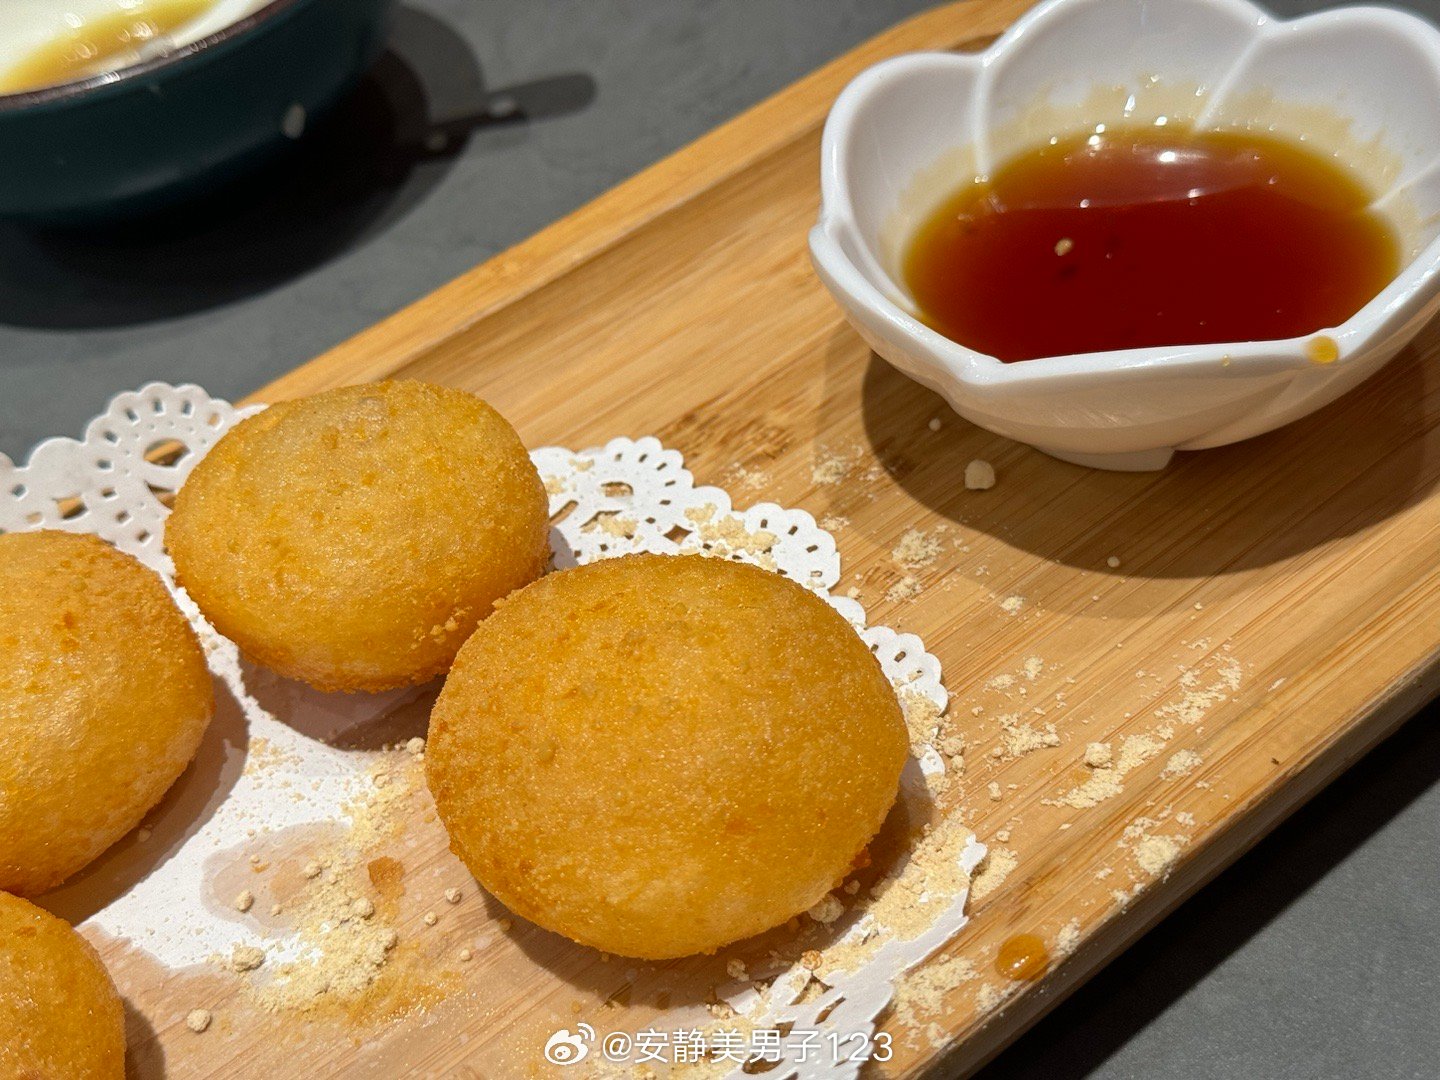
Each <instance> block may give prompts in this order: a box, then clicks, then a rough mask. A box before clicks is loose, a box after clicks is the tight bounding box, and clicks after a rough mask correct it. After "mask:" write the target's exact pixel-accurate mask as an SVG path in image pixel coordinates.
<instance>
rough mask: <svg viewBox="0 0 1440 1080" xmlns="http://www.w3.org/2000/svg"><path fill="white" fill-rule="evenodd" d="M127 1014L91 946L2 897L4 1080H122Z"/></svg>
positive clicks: (58, 922) (0, 1066) (44, 915)
mask: <svg viewBox="0 0 1440 1080" xmlns="http://www.w3.org/2000/svg"><path fill="white" fill-rule="evenodd" d="M124 1075H125V1007H124V1005H123V1004H122V1002H121V1000H120V995H119V993H117V992H116V990H115V984H114V983H113V982H111V981H110V976H109V974H107V973H106V971H105V967H104V965H103V964H101V963H100V957H99V955H98V954H97V953H96V952H95V950H94V949H93V948H91V947H90V943H89V942H87V941H86V940H85V939H84V938H82V937H81V936H80V935H79V934H77V933H76V932H75V931H74V930H72V929H71V928H70V926H69V925H68V924H67V923H65V922H64V921H63V920H62V919H57V918H56V917H55V916H54V915H51V914H50V913H49V912H48V911H43V910H41V909H40V908H38V907H36V906H35V905H34V904H31V903H29V902H27V901H25V900H21V899H19V898H18V897H15V896H10V895H9V894H8V893H3V892H0V1076H4V1077H35V1078H39V1080H120V1078H121V1077H123V1076H124Z"/></svg>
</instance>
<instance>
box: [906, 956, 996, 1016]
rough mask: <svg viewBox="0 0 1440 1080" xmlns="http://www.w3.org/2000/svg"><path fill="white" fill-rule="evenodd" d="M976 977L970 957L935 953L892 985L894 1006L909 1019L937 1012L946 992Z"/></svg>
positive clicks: (934, 1014)
mask: <svg viewBox="0 0 1440 1080" xmlns="http://www.w3.org/2000/svg"><path fill="white" fill-rule="evenodd" d="M977 977H978V976H977V975H976V972H975V964H974V962H973V961H971V960H970V959H969V958H967V957H964V956H948V955H947V956H940V957H937V958H936V959H934V960H931V961H930V962H929V963H927V964H925V965H924V966H923V967H920V968H917V969H916V970H914V971H912V972H910V973H908V974H907V975H904V976H903V977H902V978H901V981H900V983H899V985H898V986H897V987H896V988H895V1009H896V1010H897V1011H898V1012H899V1013H900V1014H901V1015H902V1016H903V1017H905V1019H907V1020H909V1021H911V1022H912V1023H913V1022H915V1021H916V1020H919V1019H922V1018H924V1017H927V1016H936V1015H938V1014H939V1013H941V1012H943V1011H944V1008H945V996H946V994H948V993H949V992H950V991H951V990H953V989H955V988H956V987H957V986H959V985H960V984H961V983H967V982H970V981H971V980H972V979H975V978H977Z"/></svg>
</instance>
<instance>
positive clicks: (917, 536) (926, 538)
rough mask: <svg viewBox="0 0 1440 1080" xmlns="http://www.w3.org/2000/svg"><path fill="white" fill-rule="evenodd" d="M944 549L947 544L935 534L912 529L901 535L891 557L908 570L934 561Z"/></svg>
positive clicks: (916, 568)
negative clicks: (931, 534)
mask: <svg viewBox="0 0 1440 1080" xmlns="http://www.w3.org/2000/svg"><path fill="white" fill-rule="evenodd" d="M944 550H945V545H944V544H943V543H941V542H940V541H939V540H937V539H936V538H935V537H934V536H930V535H927V534H926V533H924V532H921V531H920V530H919V529H910V530H908V531H907V532H906V533H905V535H904V536H902V537H900V543H898V544H896V545H895V549H894V550H893V551H891V552H890V557H891V558H892V559H894V560H895V561H896V562H897V563H899V564H900V565H901V566H902V567H904V568H905V569H906V570H918V569H920V568H921V567H925V566H929V565H930V564H931V563H933V562H934V561H935V560H936V559H937V558H939V557H940V554H941V552H943V551H944Z"/></svg>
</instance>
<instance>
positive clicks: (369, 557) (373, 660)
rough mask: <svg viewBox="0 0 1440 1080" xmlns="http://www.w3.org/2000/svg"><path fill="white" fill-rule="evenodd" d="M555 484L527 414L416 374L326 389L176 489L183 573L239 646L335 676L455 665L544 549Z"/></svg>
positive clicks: (315, 674) (382, 680) (235, 442)
mask: <svg viewBox="0 0 1440 1080" xmlns="http://www.w3.org/2000/svg"><path fill="white" fill-rule="evenodd" d="M548 537H549V520H548V501H547V499H546V495H545V489H544V486H543V484H542V483H541V481H540V476H539V474H538V473H537V472H536V471H535V466H534V465H533V464H532V463H531V461H530V458H529V456H528V455H527V454H526V452H525V448H524V446H522V445H521V443H520V438H519V436H518V435H516V434H515V430H514V429H513V428H512V427H511V426H510V425H509V424H508V423H506V421H505V419H504V418H503V417H502V416H500V414H499V413H497V412H496V411H495V410H494V409H492V408H491V407H490V406H489V405H487V404H485V402H483V401H481V400H480V399H479V398H477V397H475V396H474V395H473V394H467V393H464V392H463V391H460V390H452V389H447V388H445V387H440V386H431V385H428V384H426V383H420V382H385V383H375V384H370V385H364V386H350V387H344V388H341V389H338V390H330V391H327V392H325V393H323V394H318V395H316V396H314V397H309V398H302V399H300V400H297V401H286V402H281V403H279V404H277V405H272V406H271V407H270V408H268V409H266V410H265V411H264V412H262V413H260V414H258V415H256V416H253V417H250V418H248V419H246V420H244V421H242V422H241V423H239V424H237V425H236V426H235V427H234V428H233V429H232V430H230V431H228V432H226V434H225V435H224V436H223V437H222V438H221V439H220V441H219V442H218V443H217V444H216V445H215V446H214V448H213V449H211V451H210V452H209V454H207V455H206V457H205V458H204V459H203V460H202V461H201V462H200V463H199V464H198V465H196V467H195V469H194V471H193V472H192V473H191V475H190V477H189V479H188V480H187V481H186V482H185V484H184V485H183V486H182V488H181V489H180V492H179V494H178V496H177V497H176V499H175V511H174V513H173V514H172V515H171V516H170V519H169V521H168V522H167V524H166V528H165V542H166V545H167V547H168V548H169V550H170V554H171V555H172V557H173V558H174V560H175V569H176V573H177V576H178V579H179V581H180V583H181V584H182V585H184V587H185V588H186V590H187V591H188V592H189V593H190V595H191V596H192V597H194V599H195V602H196V603H197V604H199V605H200V608H201V610H202V611H204V613H205V615H206V617H207V618H208V619H210V621H211V622H212V623H214V625H215V627H216V629H218V630H219V631H220V632H221V633H222V634H224V635H226V636H227V637H229V638H230V639H232V640H233V641H235V642H236V643H237V644H238V645H239V646H240V648H241V649H242V650H244V652H245V653H246V654H247V655H249V656H250V657H252V658H253V659H255V660H256V661H258V662H259V663H261V664H264V665H266V666H267V667H270V668H272V669H274V670H275V671H278V672H280V673H281V674H282V675H286V676H288V677H290V678H294V679H302V680H304V681H305V682H307V683H310V684H311V685H312V686H315V687H318V688H320V689H322V690H366V691H376V690H385V689H389V688H392V687H396V686H404V685H408V684H411V683H417V682H423V681H424V680H426V679H429V678H432V677H433V676H435V675H437V674H439V673H441V672H443V671H446V670H447V669H448V668H449V667H450V663H451V661H452V660H453V659H454V658H455V653H456V651H457V650H458V649H459V648H460V645H461V644H462V643H463V642H464V640H465V639H466V638H467V637H469V636H470V633H471V631H473V630H474V629H475V626H476V624H477V623H478V622H479V621H480V620H481V619H483V618H484V617H485V616H486V615H488V614H489V613H490V610H491V608H492V607H493V605H494V603H495V601H496V600H498V599H500V598H502V597H504V596H505V595H506V594H507V593H509V592H511V591H512V590H514V589H518V588H519V587H521V586H522V585H525V584H526V583H528V582H530V581H532V580H534V579H535V578H536V577H537V576H538V575H539V574H540V573H541V572H542V571H543V570H544V568H545V564H546V561H547V560H548V557H549V548H548Z"/></svg>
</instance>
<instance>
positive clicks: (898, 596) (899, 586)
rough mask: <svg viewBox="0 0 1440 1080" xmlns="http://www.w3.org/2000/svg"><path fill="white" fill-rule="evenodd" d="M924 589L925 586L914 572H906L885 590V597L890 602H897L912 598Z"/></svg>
mask: <svg viewBox="0 0 1440 1080" xmlns="http://www.w3.org/2000/svg"><path fill="white" fill-rule="evenodd" d="M924 591H925V587H924V586H923V585H921V584H920V579H919V578H917V577H916V576H915V575H914V574H906V575H905V576H904V577H902V578H901V579H900V580H899V581H897V582H896V583H895V584H894V585H891V586H890V588H888V589H886V590H885V599H886V600H889V601H890V602H891V603H892V604H894V603H899V602H900V601H902V600H912V599H914V598H915V597H917V596H919V595H920V594H921V593H922V592H924Z"/></svg>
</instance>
